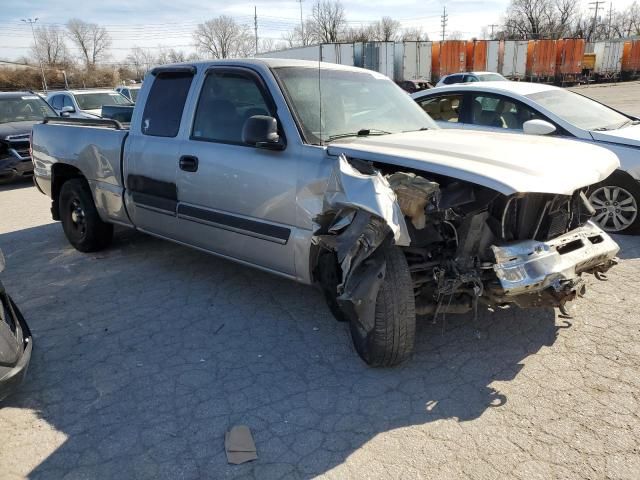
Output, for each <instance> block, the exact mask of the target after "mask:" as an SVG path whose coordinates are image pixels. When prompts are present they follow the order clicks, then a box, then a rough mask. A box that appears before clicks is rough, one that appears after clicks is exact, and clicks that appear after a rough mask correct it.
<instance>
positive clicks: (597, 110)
mask: <svg viewBox="0 0 640 480" xmlns="http://www.w3.org/2000/svg"><path fill="white" fill-rule="evenodd" d="M527 97H528V98H530V99H531V100H533V101H534V102H536V103H538V104H539V105H541V106H542V107H544V108H546V109H547V110H549V111H550V112H552V113H554V114H555V115H557V116H558V117H560V118H562V119H563V120H565V121H566V122H568V123H570V124H572V125H575V126H576V127H578V128H582V129H583V130H614V129H616V128H620V127H621V126H623V125H625V124H627V123H628V122H629V118H628V117H626V116H624V115H622V114H620V113H618V112H616V111H615V110H612V109H610V108H609V107H605V106H604V105H602V104H600V103H598V102H594V101H593V100H591V99H589V98H587V97H583V96H582V95H578V94H576V93H573V92H569V91H567V90H562V89H558V90H555V89H554V90H546V91H544V92H538V93H531V94H529V95H527Z"/></svg>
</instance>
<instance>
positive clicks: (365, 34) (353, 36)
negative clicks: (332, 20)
mask: <svg viewBox="0 0 640 480" xmlns="http://www.w3.org/2000/svg"><path fill="white" fill-rule="evenodd" d="M377 37H378V33H377V31H376V28H375V26H374V25H370V26H366V27H365V26H362V27H356V28H353V27H351V28H347V29H346V30H345V31H344V32H343V33H342V37H341V40H342V41H343V42H370V41H372V40H376V39H377Z"/></svg>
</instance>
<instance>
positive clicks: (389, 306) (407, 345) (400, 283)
mask: <svg viewBox="0 0 640 480" xmlns="http://www.w3.org/2000/svg"><path fill="white" fill-rule="evenodd" d="M381 248H383V250H382V254H383V255H384V258H385V260H386V265H387V266H386V274H385V277H384V280H383V282H382V286H381V287H380V290H379V292H378V297H377V299H376V307H375V316H374V325H373V328H372V329H370V330H369V331H365V329H364V328H363V326H362V324H361V323H360V322H359V321H358V320H357V319H351V320H350V322H349V326H350V330H351V338H352V340H353V345H354V347H355V349H356V351H357V352H358V355H360V357H361V358H362V359H363V360H364V361H365V362H366V363H367V364H368V365H370V366H372V367H391V366H393V365H397V364H399V363H401V362H403V361H404V360H406V359H407V358H408V357H409V356H410V355H411V352H412V351H413V345H414V342H415V334H416V311H415V298H414V295H413V282H412V281H411V274H410V273H409V266H408V264H407V259H406V257H405V256H404V253H403V252H402V250H400V249H399V248H398V247H395V246H391V247H381Z"/></svg>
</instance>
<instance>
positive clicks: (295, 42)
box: [282, 19, 314, 48]
mask: <svg viewBox="0 0 640 480" xmlns="http://www.w3.org/2000/svg"><path fill="white" fill-rule="evenodd" d="M282 40H283V42H285V44H286V45H287V47H289V48H292V47H303V46H305V45H310V44H312V43H313V41H314V38H313V22H312V21H311V19H307V20H305V22H304V30H302V31H301V28H300V25H298V26H297V27H295V28H294V29H293V30H290V31H289V32H287V33H285V34H283V35H282Z"/></svg>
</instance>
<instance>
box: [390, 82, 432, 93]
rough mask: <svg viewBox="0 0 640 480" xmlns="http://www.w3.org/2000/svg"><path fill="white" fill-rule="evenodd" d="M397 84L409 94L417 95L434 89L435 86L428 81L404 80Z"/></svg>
mask: <svg viewBox="0 0 640 480" xmlns="http://www.w3.org/2000/svg"><path fill="white" fill-rule="evenodd" d="M397 83H398V86H399V87H400V88H401V89H403V90H404V91H405V92H407V93H415V92H420V91H422V90H428V89H429V88H433V85H431V84H430V83H429V82H427V81H426V80H402V81H400V82H397Z"/></svg>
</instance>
